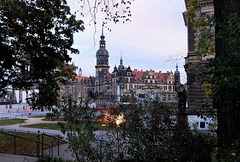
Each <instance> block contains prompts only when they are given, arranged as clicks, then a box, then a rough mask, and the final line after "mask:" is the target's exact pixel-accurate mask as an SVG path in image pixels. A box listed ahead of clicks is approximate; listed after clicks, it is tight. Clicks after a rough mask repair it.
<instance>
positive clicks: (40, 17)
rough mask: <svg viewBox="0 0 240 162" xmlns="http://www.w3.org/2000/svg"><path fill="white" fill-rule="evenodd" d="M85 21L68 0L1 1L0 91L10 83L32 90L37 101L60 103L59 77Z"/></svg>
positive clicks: (41, 102) (47, 104) (44, 104)
mask: <svg viewBox="0 0 240 162" xmlns="http://www.w3.org/2000/svg"><path fill="white" fill-rule="evenodd" d="M83 29H84V27H83V21H81V20H76V17H75V15H73V14H71V13H70V8H69V7H68V6H67V3H66V0H54V1H52V0H2V1H1V2H0V35H1V38H0V49H1V57H0V83H1V84H0V92H1V93H4V90H5V89H6V87H7V86H9V85H11V86H12V87H13V88H19V89H25V90H30V89H32V88H33V87H36V88H37V89H39V93H33V95H32V101H33V102H34V104H35V105H37V104H39V103H40V105H41V108H42V107H43V106H49V107H51V106H52V105H55V104H56V103H57V90H58V79H59V78H60V74H63V73H62V72H61V70H62V67H63V65H64V63H66V62H68V61H70V60H71V58H70V56H69V53H76V54H77V53H79V51H78V50H77V49H74V48H72V44H73V33H74V32H78V31H83Z"/></svg>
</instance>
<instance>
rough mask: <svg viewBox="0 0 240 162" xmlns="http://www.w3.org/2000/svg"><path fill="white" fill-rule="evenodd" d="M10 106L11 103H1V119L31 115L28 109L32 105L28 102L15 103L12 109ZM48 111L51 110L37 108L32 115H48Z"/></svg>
mask: <svg viewBox="0 0 240 162" xmlns="http://www.w3.org/2000/svg"><path fill="white" fill-rule="evenodd" d="M6 106H7V108H6ZM9 107H10V106H9V105H0V120H2V119H15V118H27V117H29V114H28V110H29V109H30V107H29V105H28V104H13V105H12V108H11V109H10V108H9ZM23 107H24V109H23ZM48 112H49V111H40V110H36V111H32V114H31V116H40V115H46V113H48Z"/></svg>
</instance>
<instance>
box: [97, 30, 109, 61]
mask: <svg viewBox="0 0 240 162" xmlns="http://www.w3.org/2000/svg"><path fill="white" fill-rule="evenodd" d="M97 56H109V54H108V51H107V50H106V41H105V36H104V35H103V28H102V35H101V36H100V41H99V50H98V51H97V53H96V57H97Z"/></svg>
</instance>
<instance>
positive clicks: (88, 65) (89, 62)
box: [68, 0, 187, 83]
mask: <svg viewBox="0 0 240 162" xmlns="http://www.w3.org/2000/svg"><path fill="white" fill-rule="evenodd" d="M68 3H69V5H70V7H71V11H75V10H77V9H79V8H80V6H79V4H78V3H77V1H76V0H69V1H68ZM184 11H185V4H184V0H135V1H134V2H133V3H132V5H131V12H132V17H131V22H130V23H124V24H122V23H118V24H113V23H112V24H108V27H109V28H111V32H110V31H109V30H106V29H104V35H105V40H106V49H107V50H108V52H109V56H110V57H109V64H110V72H112V71H113V67H114V66H115V65H117V66H118V65H119V62H120V57H121V53H122V57H123V64H124V66H129V65H130V66H131V68H132V70H133V69H138V70H150V69H152V70H155V71H162V72H167V71H173V72H174V71H175V67H176V63H178V66H179V70H180V72H181V83H185V82H186V74H185V71H184V67H183V65H184V57H185V56H186V55H187V28H186V26H185V25H184V20H183V16H182V13H183V12H184ZM80 18H82V17H80ZM82 19H83V20H84V23H85V28H86V29H85V30H84V32H80V33H76V34H75V35H74V47H75V48H77V49H79V50H80V54H79V55H71V57H72V59H73V61H74V63H75V65H76V66H78V67H81V68H82V72H83V75H84V76H90V75H91V76H95V64H96V57H95V56H96V51H97V50H98V49H99V40H100V38H99V37H100V35H101V32H102V29H101V23H97V33H96V35H95V37H94V28H93V27H92V26H89V25H88V24H89V19H88V16H85V17H84V18H82ZM98 21H99V22H101V19H100V18H99V19H98ZM93 37H94V38H95V43H96V44H94V38H93Z"/></svg>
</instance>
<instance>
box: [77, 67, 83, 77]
mask: <svg viewBox="0 0 240 162" xmlns="http://www.w3.org/2000/svg"><path fill="white" fill-rule="evenodd" d="M78 76H80V77H81V76H82V68H79V71H78Z"/></svg>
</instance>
